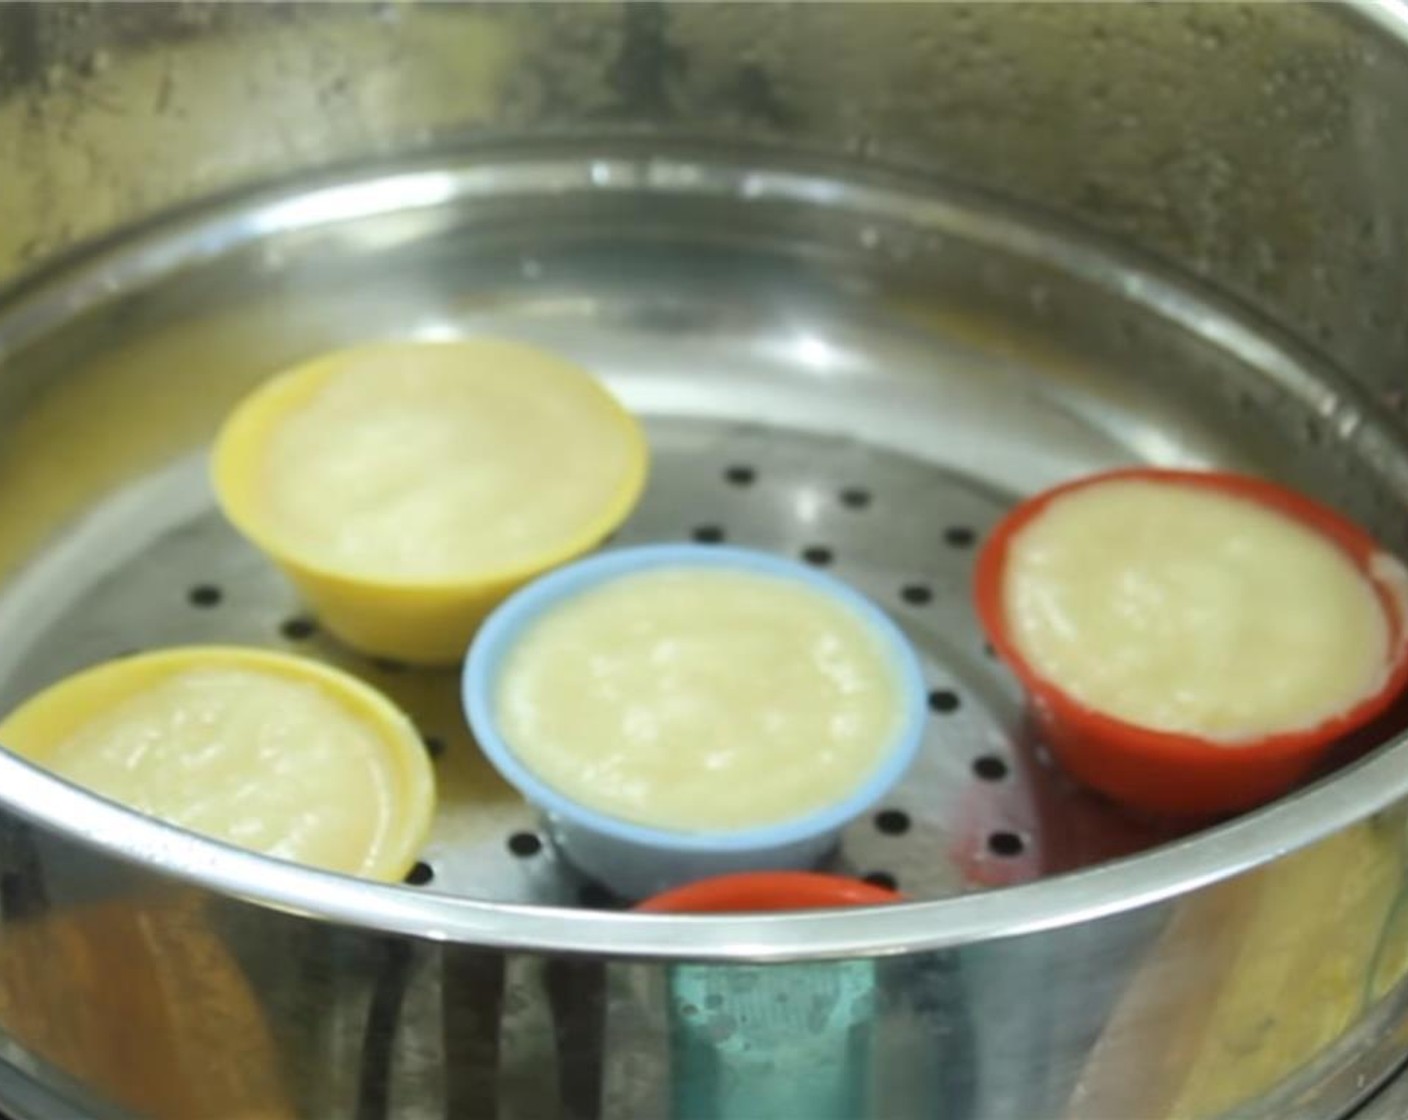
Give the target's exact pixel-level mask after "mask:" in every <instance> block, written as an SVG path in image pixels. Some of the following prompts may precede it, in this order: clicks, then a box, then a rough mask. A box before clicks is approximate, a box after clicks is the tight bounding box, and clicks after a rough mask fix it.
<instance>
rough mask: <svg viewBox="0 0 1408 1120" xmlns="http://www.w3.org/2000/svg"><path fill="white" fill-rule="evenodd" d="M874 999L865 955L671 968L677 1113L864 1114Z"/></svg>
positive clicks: (715, 1116) (719, 1118)
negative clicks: (847, 958)
mask: <svg viewBox="0 0 1408 1120" xmlns="http://www.w3.org/2000/svg"><path fill="white" fill-rule="evenodd" d="M874 1005H875V970H874V966H873V965H872V964H870V963H868V962H864V961H838V962H826V963H822V964H788V965H745V966H740V967H734V968H719V967H718V966H709V967H703V966H694V965H681V966H678V967H676V968H674V969H672V970H671V977H670V1035H671V1037H670V1053H671V1064H672V1076H671V1083H672V1085H673V1101H672V1115H673V1117H675V1120H763V1118H768V1120H791V1118H797V1120H803V1118H805V1120H855V1118H856V1117H858V1116H864V1115H866V1114H867V1112H868V1111H869V1110H868V1108H867V1098H868V1094H869V1087H870V1086H869V1082H870V1044H871V1024H872V1020H873V1016H874V1009H875V1006H874Z"/></svg>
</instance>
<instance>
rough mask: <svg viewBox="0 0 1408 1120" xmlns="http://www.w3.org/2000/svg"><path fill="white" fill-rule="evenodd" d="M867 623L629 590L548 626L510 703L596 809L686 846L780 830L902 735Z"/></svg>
mask: <svg viewBox="0 0 1408 1120" xmlns="http://www.w3.org/2000/svg"><path fill="white" fill-rule="evenodd" d="M900 701H901V697H900V686H899V680H898V677H897V674H896V671H895V669H894V668H893V666H892V664H891V662H890V660H889V658H888V657H887V653H886V650H885V648H884V647H883V646H882V645H881V642H880V639H879V638H878V637H877V635H876V634H875V633H874V631H873V630H872V629H871V628H870V627H869V626H868V625H867V624H866V623H865V621H863V620H862V619H861V618H860V617H859V616H858V615H856V614H855V613H854V612H852V611H851V610H849V609H848V608H847V607H846V606H844V605H842V604H839V603H837V602H835V601H834V600H832V599H831V598H830V597H828V596H826V595H824V594H822V593H820V592H817V591H814V590H812V589H811V588H808V587H805V586H801V585H799V584H797V583H794V582H792V581H789V580H785V579H779V578H774V577H770V576H765V575H756V574H751V573H745V572H735V571H724V570H718V569H708V568H694V569H690V568H679V569H661V570H657V571H649V572H643V573H640V574H637V575H630V576H624V577H622V578H620V579H618V580H615V581H613V582H610V583H607V584H604V585H602V586H601V587H599V588H596V589H594V590H591V591H588V592H586V593H584V594H582V595H581V596H579V597H577V598H575V599H572V600H569V601H568V602H566V603H564V604H562V605H561V606H559V607H557V608H556V609H555V610H553V611H551V612H550V613H548V614H547V615H545V616H544V617H543V618H542V619H540V620H539V621H538V622H537V623H536V624H535V625H534V626H533V627H532V628H530V629H529V630H528V632H527V633H526V634H525V635H524V636H523V638H522V640H521V641H520V643H519V644H518V646H517V647H516V648H515V649H514V650H513V651H512V652H511V653H510V655H509V657H508V658H507V660H506V663H505V665H504V668H503V673H502V677H501V680H500V684H499V692H498V696H497V709H498V719H499V724H500V727H501V730H502V732H503V734H504V737H505V739H506V740H507V742H508V743H509V745H510V746H511V747H512V749H513V750H514V752H515V753H516V754H517V755H518V757H519V758H520V759H521V760H522V762H523V763H524V764H526V765H527V766H528V767H529V768H530V769H531V770H533V771H534V772H535V773H536V774H538V776H539V777H541V778H542V779H544V780H545V781H546V782H548V783H549V784H550V785H552V786H553V787H555V788H556V789H557V790H559V791H560V792H561V793H563V794H565V795H567V796H568V797H570V798H572V799H573V800H575V801H577V802H579V803H580V804H583V805H587V806H589V807H591V808H594V809H597V810H600V811H601V812H604V813H609V814H611V815H612V816H615V817H619V818H622V819H625V820H629V821H634V822H636V823H639V824H646V825H652V826H655V827H659V828H668V829H677V830H706V829H708V830H713V829H741V828H747V827H751V826H759V825H766V824H773V823H778V822H782V821H786V820H789V819H792V818H796V817H798V816H801V815H804V814H806V813H808V812H810V811H812V810H816V809H820V808H822V807H824V806H827V805H830V804H834V803H835V802H837V801H839V800H842V799H843V798H844V797H845V796H846V795H847V794H849V793H850V792H852V791H853V790H854V789H855V788H856V787H857V786H858V785H859V784H861V783H862V782H863V781H864V780H865V779H866V778H867V777H868V776H869V775H870V773H871V772H872V771H873V770H874V769H875V767H876V766H877V765H878V763H879V761H880V759H881V756H882V754H883V752H884V751H885V750H886V748H887V747H888V746H889V745H890V742H891V740H892V739H893V737H894V735H895V734H897V732H898V729H899V726H900V722H901V703H900Z"/></svg>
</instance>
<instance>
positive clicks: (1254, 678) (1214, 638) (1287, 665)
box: [1004, 480, 1389, 746]
mask: <svg viewBox="0 0 1408 1120" xmlns="http://www.w3.org/2000/svg"><path fill="white" fill-rule="evenodd" d="M1004 597H1005V609H1006V615H1007V621H1008V625H1009V626H1010V628H1011V634H1012V637H1013V639H1014V640H1015V642H1016V644H1017V647H1018V649H1019V650H1020V651H1021V652H1022V654H1023V655H1024V656H1025V657H1026V659H1027V660H1028V661H1029V662H1030V663H1031V665H1032V667H1033V668H1034V669H1036V670H1037V671H1038V672H1039V673H1040V674H1041V675H1042V676H1043V677H1045V678H1046V679H1048V680H1050V681H1052V682H1053V683H1055V684H1058V685H1059V686H1060V687H1061V688H1063V689H1064V690H1065V691H1067V692H1068V693H1070V694H1071V695H1073V696H1074V697H1076V698H1077V699H1079V700H1081V701H1082V702H1084V703H1085V704H1086V705H1087V706H1089V707H1092V708H1095V709H1097V710H1099V711H1103V712H1107V713H1109V714H1112V715H1115V716H1118V717H1120V718H1122V719H1124V720H1127V721H1129V722H1131V723H1137V724H1140V725H1143V726H1146V727H1152V728H1156V729H1159V730H1164V731H1175V732H1185V733H1192V734H1197V735H1204V736H1207V737H1209V738H1212V739H1215V740H1221V741H1223V742H1225V743H1226V744H1227V745H1229V746H1230V745H1235V744H1236V743H1237V742H1238V741H1241V740H1247V739H1252V738H1255V737H1258V736H1262V735H1266V734H1268V733H1272V732H1280V731H1291V730H1296V729H1301V728H1307V727H1313V726H1315V725H1316V724H1318V723H1320V722H1322V721H1324V720H1325V719H1327V718H1329V717H1331V716H1333V715H1335V714H1336V713H1338V712H1341V711H1343V710H1345V709H1346V708H1348V707H1350V706H1352V705H1353V704H1354V703H1355V702H1356V701H1358V700H1360V699H1363V698H1364V697H1365V696H1367V695H1369V694H1370V693H1372V692H1373V691H1375V690H1377V689H1378V688H1379V687H1380V685H1381V684H1382V683H1383V681H1384V678H1385V674H1386V672H1387V665H1388V659H1389V648H1388V643H1389V632H1388V625H1387V621H1386V619H1385V617H1384V612H1383V609H1382V607H1381V605H1380V603H1379V602H1378V600H1377V598H1376V597H1375V594H1374V591H1373V588H1372V587H1371V585H1370V584H1369V582H1368V580H1367V579H1365V578H1364V576H1362V575H1361V574H1360V572H1359V571H1358V570H1357V569H1356V568H1355V566H1354V564H1353V563H1352V562H1351V561H1350V559H1349V558H1348V557H1347V556H1346V555H1345V554H1344V553H1343V552H1342V551H1341V550H1340V549H1338V548H1337V547H1336V546H1335V545H1333V544H1331V543H1330V542H1329V541H1327V540H1325V539H1324V538H1323V537H1321V536H1320V535H1319V534H1317V533H1315V532H1313V531H1311V530H1310V529H1307V528H1304V527H1303V526H1301V525H1300V524H1299V523H1297V522H1295V521H1293V520H1291V519H1290V518H1288V517H1285V516H1282V515H1281V514H1278V513H1275V512H1273V511H1271V510H1268V509H1266V508H1265V507H1263V506H1260V505H1257V504H1255V503H1253V502H1251V501H1247V500H1243V499H1239V498H1235V497H1230V496H1227V495H1224V494H1218V493H1214V492H1211V491H1209V490H1206V489H1202V488H1197V487H1192V486H1179V485H1177V484H1168V483H1157V482H1150V481H1142V480H1126V481H1113V482H1108V483H1100V484H1096V485H1093V486H1089V487H1085V488H1082V489H1078V490H1075V491H1072V492H1071V493H1070V494H1067V495H1064V496H1062V497H1060V498H1057V499H1056V500H1055V501H1054V502H1052V503H1051V504H1050V505H1049V506H1048V507H1047V508H1046V509H1045V510H1044V511H1043V512H1042V513H1041V514H1039V515H1038V516H1037V517H1036V518H1035V519H1034V520H1033V521H1032V522H1031V523H1030V524H1028V525H1027V526H1026V527H1025V528H1024V529H1023V530H1022V531H1021V532H1020V533H1018V534H1017V536H1016V537H1015V539H1014V540H1013V542H1012V546H1011V550H1010V553H1009V557H1008V562H1007V570H1006V576H1005V586H1004Z"/></svg>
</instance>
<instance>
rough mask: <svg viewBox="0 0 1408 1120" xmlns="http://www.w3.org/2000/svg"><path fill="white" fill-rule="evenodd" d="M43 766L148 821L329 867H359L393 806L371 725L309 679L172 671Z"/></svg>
mask: <svg viewBox="0 0 1408 1120" xmlns="http://www.w3.org/2000/svg"><path fill="white" fill-rule="evenodd" d="M41 761H42V762H43V764H44V765H45V766H46V767H47V768H48V769H50V770H52V771H54V772H55V773H57V774H59V775H60V776H62V777H65V778H68V779H69V780H70V781H73V782H75V783H77V784H79V785H82V786H85V787H86V788H88V789H90V790H93V791H94V792H95V793H99V794H102V795H103V796H105V797H108V798H111V799H112V800H114V801H118V802H121V803H122V804H124V805H127V806H130V807H131V808H134V809H137V810H139V811H141V812H143V813H146V814H148V815H150V816H154V817H158V818H160V819H162V820H165V821H168V822H170V823H172V824H177V825H181V826H182V827H184V828H189V829H191V830H192V831H195V832H200V833H204V834H205V835H207V836H212V837H215V838H216V839H219V840H225V841H227V842H229V843H232V844H238V845H240V846H241V847H244V848H251V849H253V850H255V851H258V852H263V853H265V854H267V855H273V856H279V857H282V858H284V859H289V860H296V861H298V862H300V863H306V864H312V865H314V866H317V867H323V868H328V869H331V870H335V871H345V872H354V873H355V872H357V871H360V870H361V869H362V862H363V859H364V857H365V856H366V854H367V853H370V852H373V851H374V850H376V849H378V848H379V847H380V846H381V841H382V837H383V834H384V833H385V831H386V829H387V827H388V824H389V822H390V818H391V814H392V813H393V812H394V809H395V801H394V791H395V788H396V781H397V778H396V774H395V772H394V770H393V764H392V761H391V759H390V757H389V755H388V752H387V751H386V749H385V748H384V747H383V746H381V745H380V743H379V740H378V738H377V735H376V732H375V731H374V730H373V729H372V728H371V727H370V726H368V725H367V724H365V723H364V722H363V721H361V720H360V719H358V718H357V717H356V716H355V715H354V714H352V713H351V712H349V711H348V710H347V709H346V708H344V707H343V706H342V705H340V704H338V703H337V702H336V701H334V700H333V699H331V698H330V697H329V696H327V695H326V694H324V693H323V692H322V690H320V689H319V688H317V687H316V686H315V685H312V684H308V683H304V682H301V681H291V680H287V679H285V678H283V677H280V676H277V675H274V674H271V673H265V672H259V671H255V670H251V669H233V668H220V669H214V668H212V669H191V670H188V671H186V672H183V673H177V674H174V675H172V676H171V677H168V678H167V679H165V680H163V681H161V682H160V683H159V684H156V685H154V686H153V687H151V688H150V689H147V690H146V691H144V692H141V693H139V694H138V695H135V696H133V697H131V698H129V699H128V700H126V701H125V702H123V703H121V704H118V705H116V706H115V707H113V708H112V709H111V710H109V711H108V712H105V713H103V714H102V715H100V716H98V717H95V718H94V719H92V720H90V721H88V722H87V723H86V724H84V725H83V726H82V727H80V728H79V729H78V730H77V731H76V732H74V733H73V734H72V735H70V736H69V737H68V738H67V739H65V740H64V741H62V742H61V743H59V744H58V745H57V746H55V747H54V749H53V751H52V752H51V753H50V754H48V755H47V756H46V757H45V758H43V759H42V760H41Z"/></svg>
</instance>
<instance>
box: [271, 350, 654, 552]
mask: <svg viewBox="0 0 1408 1120" xmlns="http://www.w3.org/2000/svg"><path fill="white" fill-rule="evenodd" d="M633 438H634V436H633V435H631V434H630V429H629V427H628V424H627V422H625V421H623V418H622V415H621V413H620V411H619V409H617V407H616V406H615V404H614V403H613V402H612V401H611V400H610V398H609V397H608V396H607V395H606V394H605V393H604V392H603V391H602V390H601V388H600V387H599V386H597V384H596V383H595V382H594V381H593V380H592V379H591V378H590V377H589V376H587V375H586V374H584V373H582V372H581V371H579V370H578V369H576V367H574V366H570V365H568V364H567V363H565V362H561V361H559V360H557V359H555V358H553V357H552V356H551V355H548V354H544V353H542V352H540V351H537V350H534V349H533V348H531V347H527V346H520V345H518V344H515V343H509V342H500V341H494V340H470V341H467V342H463V343H454V344H446V345H426V344H415V343H405V344H386V345H380V346H369V347H364V348H361V349H359V350H356V351H351V352H349V354H348V355H347V357H346V359H345V361H344V363H343V364H342V366H341V367H340V368H339V369H338V371H337V372H336V373H335V374H334V375H333V376H332V377H331V378H330V379H329V380H328V381H327V382H326V383H325V384H324V385H323V386H322V387H321V389H320V390H319V391H318V392H317V394H316V395H315V396H314V397H313V398H312V399H311V400H309V401H308V402H306V403H305V404H303V405H302V406H301V407H299V408H297V409H295V410H293V411H292V412H291V413H290V414H289V415H288V416H287V417H285V418H284V419H283V421H282V422H281V423H280V424H279V425H278V427H277V429H276V430H275V431H274V432H273V434H272V435H271V437H270V439H269V442H268V446H267V448H266V449H265V454H264V461H263V464H262V468H263V469H262V478H263V493H264V500H263V508H262V510H261V515H262V517H263V518H264V519H265V520H266V523H267V525H268V527H269V529H270V530H271V531H272V532H273V533H274V534H276V536H277V539H279V540H280V541H281V542H283V543H284V544H285V546H286V547H288V548H289V549H290V550H291V551H292V552H294V553H295V554H296V555H299V556H300V557H302V558H304V559H305V560H308V561H310V562H313V563H318V564H321V565H323V566H328V567H333V568H337V569H340V570H343V571H347V572H349V573H353V574H358V575H363V576H369V577H373V578H377V577H380V578H392V579H396V578H408V579H438V578H447V577H460V576H467V575H474V574H477V573H481V572H485V571H492V570H495V569H500V568H512V567H514V566H516V565H520V564H524V563H532V562H534V561H535V560H538V559H540V558H541V557H542V556H543V554H544V553H545V552H549V551H551V550H553V549H556V548H559V547H562V546H563V545H564V544H567V543H570V542H571V541H573V540H574V538H575V537H577V536H578V535H579V534H581V533H583V532H585V531H587V529H588V528H589V526H590V525H591V524H592V523H593V522H595V521H598V520H599V519H600V517H601V515H602V512H603V510H604V509H605V508H607V507H608V506H609V504H610V503H611V502H612V501H613V500H614V499H615V498H616V497H617V495H618V494H619V493H620V490H621V487H622V484H623V482H624V480H625V479H626V477H627V473H628V471H629V469H630V463H631V450H630V448H631V443H630V440H631V439H633Z"/></svg>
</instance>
